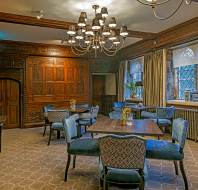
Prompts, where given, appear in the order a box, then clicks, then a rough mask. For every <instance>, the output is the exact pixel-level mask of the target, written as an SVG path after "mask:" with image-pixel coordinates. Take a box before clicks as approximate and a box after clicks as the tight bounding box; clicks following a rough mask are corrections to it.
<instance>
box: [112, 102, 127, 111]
mask: <svg viewBox="0 0 198 190" xmlns="http://www.w3.org/2000/svg"><path fill="white" fill-rule="evenodd" d="M124 106H125V102H114V103H113V109H114V110H115V111H121V110H122V108H123V107H124Z"/></svg>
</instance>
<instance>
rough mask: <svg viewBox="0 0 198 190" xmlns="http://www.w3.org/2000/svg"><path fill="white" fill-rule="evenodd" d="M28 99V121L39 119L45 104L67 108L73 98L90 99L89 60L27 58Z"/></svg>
mask: <svg viewBox="0 0 198 190" xmlns="http://www.w3.org/2000/svg"><path fill="white" fill-rule="evenodd" d="M26 98H27V99H26V107H25V122H26V123H32V122H33V123H36V122H40V121H41V120H42V114H41V113H42V107H43V106H44V105H46V104H53V105H55V106H56V107H62V108H66V107H68V106H69V100H70V99H73V98H74V99H76V100H77V102H89V63H87V61H86V60H84V59H75V58H53V57H40V56H39V57H37V56H36V57H35V56H30V57H28V58H27V62H26ZM30 121H31V122H30Z"/></svg>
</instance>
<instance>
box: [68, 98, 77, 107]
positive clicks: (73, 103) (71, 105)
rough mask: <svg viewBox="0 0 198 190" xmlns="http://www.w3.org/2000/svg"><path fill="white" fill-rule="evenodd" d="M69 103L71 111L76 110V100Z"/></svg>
mask: <svg viewBox="0 0 198 190" xmlns="http://www.w3.org/2000/svg"><path fill="white" fill-rule="evenodd" d="M69 103H70V109H71V110H76V100H75V99H71V100H70V101H69Z"/></svg>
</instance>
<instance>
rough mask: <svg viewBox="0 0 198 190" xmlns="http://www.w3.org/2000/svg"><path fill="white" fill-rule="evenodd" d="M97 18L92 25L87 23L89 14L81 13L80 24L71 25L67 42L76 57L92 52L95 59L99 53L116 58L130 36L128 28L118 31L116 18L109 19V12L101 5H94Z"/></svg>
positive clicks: (124, 27)
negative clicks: (100, 6)
mask: <svg viewBox="0 0 198 190" xmlns="http://www.w3.org/2000/svg"><path fill="white" fill-rule="evenodd" d="M92 8H93V9H94V12H95V17H94V18H93V20H92V23H90V24H88V23H87V13H86V12H81V13H80V16H79V19H78V24H77V25H70V26H69V29H68V31H67V34H68V38H67V42H68V44H69V45H70V46H71V49H72V52H73V53H74V54H76V55H85V54H87V53H88V52H91V51H92V50H93V51H94V53H95V57H96V56H97V55H98V53H104V54H106V55H108V56H114V55H115V54H116V53H117V51H118V50H119V49H120V48H122V47H123V44H124V42H125V38H126V37H127V36H128V32H127V27H126V26H121V28H120V29H117V28H116V26H117V24H116V19H115V17H111V18H110V19H107V17H108V10H107V8H106V7H102V8H101V10H100V11H99V5H93V6H92Z"/></svg>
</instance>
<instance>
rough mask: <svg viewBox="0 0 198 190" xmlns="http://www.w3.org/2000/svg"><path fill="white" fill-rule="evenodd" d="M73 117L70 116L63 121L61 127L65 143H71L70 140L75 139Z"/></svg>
mask: <svg viewBox="0 0 198 190" xmlns="http://www.w3.org/2000/svg"><path fill="white" fill-rule="evenodd" d="M75 115H76V114H75ZM76 119H77V117H75V116H74V115H72V116H70V117H69V118H65V119H63V127H64V131H65V140H66V142H67V143H70V142H72V139H74V138H76V137H77V124H76Z"/></svg>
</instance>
